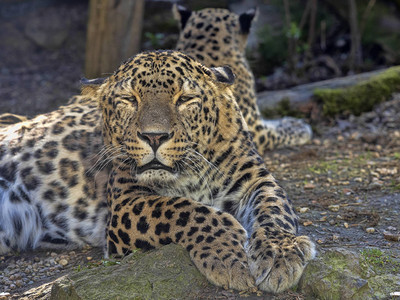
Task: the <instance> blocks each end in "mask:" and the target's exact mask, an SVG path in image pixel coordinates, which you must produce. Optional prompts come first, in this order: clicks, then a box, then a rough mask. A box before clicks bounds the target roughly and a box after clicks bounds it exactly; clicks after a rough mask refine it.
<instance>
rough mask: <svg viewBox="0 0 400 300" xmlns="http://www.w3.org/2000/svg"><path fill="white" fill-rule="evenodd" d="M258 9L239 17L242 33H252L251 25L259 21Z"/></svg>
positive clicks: (250, 10) (252, 9)
mask: <svg viewBox="0 0 400 300" xmlns="http://www.w3.org/2000/svg"><path fill="white" fill-rule="evenodd" d="M257 14H258V9H257V8H251V9H249V10H248V11H246V12H244V13H242V14H241V15H240V16H239V23H240V32H241V33H243V34H248V33H249V32H250V27H251V23H252V22H253V20H256V19H257Z"/></svg>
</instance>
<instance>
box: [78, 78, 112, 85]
mask: <svg viewBox="0 0 400 300" xmlns="http://www.w3.org/2000/svg"><path fill="white" fill-rule="evenodd" d="M106 79H107V77H102V78H94V79H87V78H85V77H83V78H82V79H81V84H82V85H101V84H103V83H104V81H106Z"/></svg>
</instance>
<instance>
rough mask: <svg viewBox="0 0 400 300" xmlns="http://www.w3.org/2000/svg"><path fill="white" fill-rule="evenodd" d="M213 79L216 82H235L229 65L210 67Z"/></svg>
mask: <svg viewBox="0 0 400 300" xmlns="http://www.w3.org/2000/svg"><path fill="white" fill-rule="evenodd" d="M210 71H211V73H212V77H213V79H214V80H215V81H216V82H218V83H223V84H226V85H232V84H233V83H234V82H235V74H233V72H232V69H231V68H230V67H229V66H223V67H217V68H210Z"/></svg>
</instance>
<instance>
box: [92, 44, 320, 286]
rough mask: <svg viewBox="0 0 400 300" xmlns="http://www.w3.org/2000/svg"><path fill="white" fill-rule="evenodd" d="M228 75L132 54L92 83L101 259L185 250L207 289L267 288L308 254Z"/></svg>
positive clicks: (173, 57)
mask: <svg viewBox="0 0 400 300" xmlns="http://www.w3.org/2000/svg"><path fill="white" fill-rule="evenodd" d="M233 82H234V75H233V73H232V71H231V69H230V68H229V67H226V66H225V67H216V68H207V67H205V66H204V65H202V64H200V63H198V62H196V61H195V60H194V59H192V58H191V57H190V56H187V55H185V54H183V53H181V52H177V51H157V52H150V53H144V54H139V55H137V56H135V57H133V58H132V59H131V60H129V61H128V62H126V63H125V64H123V65H122V66H121V67H120V68H119V69H118V70H117V71H116V72H115V73H114V74H113V75H112V76H110V77H109V78H108V79H107V80H106V81H105V82H104V83H103V84H101V85H100V86H99V87H98V92H97V93H98V96H97V98H98V99H99V103H100V109H101V112H102V118H103V136H104V142H105V145H106V147H108V148H109V149H111V150H110V151H112V153H113V156H112V157H113V158H112V170H111V173H110V174H111V175H110V178H109V180H108V185H107V200H108V205H109V207H110V211H111V217H110V219H109V222H108V225H107V253H108V254H118V255H126V254H128V253H130V252H131V251H132V249H136V248H144V249H154V248H157V247H160V246H162V245H165V244H169V243H177V244H180V245H182V246H183V247H185V248H186V249H187V250H188V251H189V254H190V257H191V259H192V260H193V262H194V263H195V265H196V266H197V267H198V269H199V270H200V271H201V272H202V273H203V274H204V275H205V276H206V277H207V278H208V279H209V280H210V281H211V282H212V283H214V284H216V285H219V286H225V287H229V288H233V289H239V290H243V289H249V288H252V287H254V286H257V287H258V288H260V289H262V290H265V291H272V292H280V291H283V290H285V289H287V288H289V287H290V286H292V285H293V284H295V283H296V282H297V281H298V279H299V277H300V275H301V274H302V271H303V269H304V266H305V265H306V263H307V262H308V261H309V260H310V259H311V258H312V257H313V256H314V246H313V243H312V242H311V241H310V240H309V238H308V237H306V236H296V232H297V227H298V223H297V217H296V214H295V212H294V210H293V208H292V206H291V203H290V201H289V200H288V198H287V196H286V193H285V192H284V190H283V189H282V187H280V186H279V184H278V183H277V182H276V180H275V178H274V177H273V176H272V175H271V174H270V173H269V172H268V171H267V169H266V167H265V164H264V161H263V159H262V158H261V157H260V155H259V154H258V152H257V150H256V148H255V147H254V144H253V142H252V138H251V134H250V133H249V131H248V127H247V124H246V122H245V120H244V118H243V116H242V114H241V111H240V108H239V106H238V104H237V103H236V101H235V97H234V94H233V92H232V89H231V85H232V84H233Z"/></svg>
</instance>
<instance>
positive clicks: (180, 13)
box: [173, 5, 312, 154]
mask: <svg viewBox="0 0 400 300" xmlns="http://www.w3.org/2000/svg"><path fill="white" fill-rule="evenodd" d="M173 11H174V16H175V18H176V19H177V20H179V22H180V28H181V32H180V36H179V41H178V43H177V46H176V49H177V50H180V51H184V52H185V53H187V54H189V55H191V56H193V57H194V58H195V59H197V60H198V61H200V62H202V63H204V64H205V65H206V66H209V67H215V66H224V65H228V66H230V67H231V68H232V70H233V72H234V74H235V75H236V77H237V78H236V81H235V84H234V85H233V94H234V96H235V98H236V101H237V103H238V104H239V107H240V110H241V111H242V114H243V117H244V119H245V120H246V123H247V126H248V128H249V131H250V132H251V134H252V136H253V142H254V143H255V145H256V148H257V150H258V151H259V153H260V154H264V153H265V151H266V150H270V149H273V148H278V147H282V146H292V145H302V144H305V143H307V142H308V141H310V139H311V136H312V131H311V127H310V126H309V125H307V124H306V123H305V122H304V121H302V120H300V119H295V118H290V117H286V118H283V119H280V120H274V121H271V120H270V121H267V120H263V119H262V117H261V114H260V111H259V109H258V106H257V98H256V92H255V81H254V76H253V73H252V71H251V69H250V67H249V64H248V62H247V59H246V45H247V37H248V34H249V32H250V27H251V24H252V21H253V19H254V18H255V15H256V10H254V9H251V10H249V11H247V12H245V13H242V14H241V15H236V14H235V13H232V12H230V11H229V10H226V9H213V8H207V9H203V10H200V11H197V12H196V11H193V12H192V11H190V10H188V9H186V8H184V7H182V6H177V5H174V7H173Z"/></svg>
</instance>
